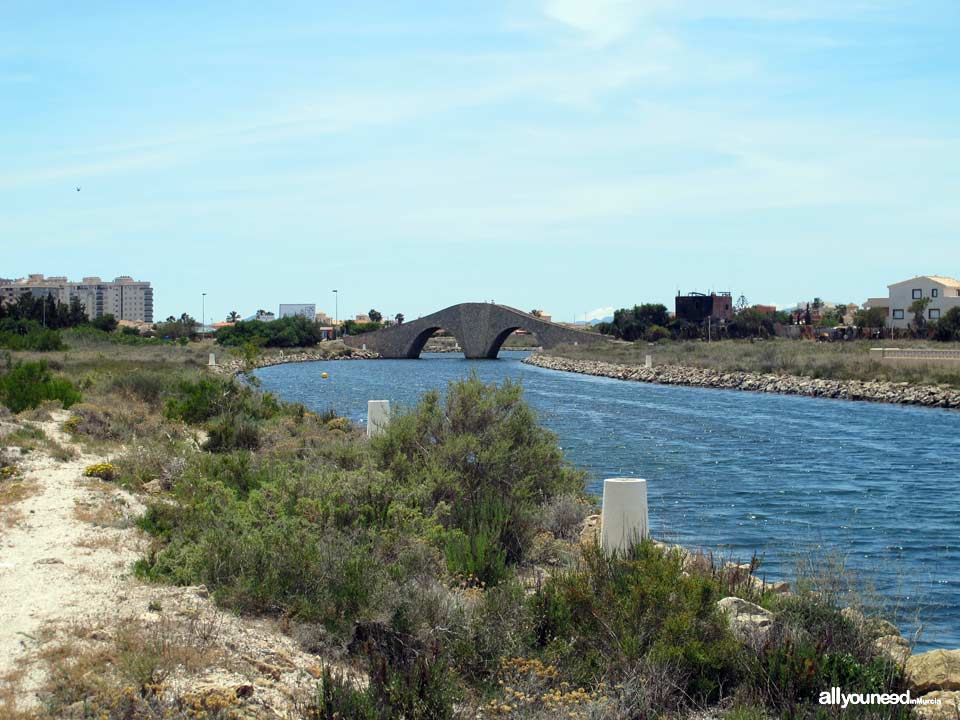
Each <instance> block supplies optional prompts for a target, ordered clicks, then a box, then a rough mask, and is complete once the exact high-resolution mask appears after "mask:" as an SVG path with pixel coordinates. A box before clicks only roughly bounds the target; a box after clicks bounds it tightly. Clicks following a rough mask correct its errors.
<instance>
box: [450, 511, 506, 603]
mask: <svg viewBox="0 0 960 720" xmlns="http://www.w3.org/2000/svg"><path fill="white" fill-rule="evenodd" d="M457 514H458V515H459V516H460V519H459V522H458V525H459V527H458V528H455V529H453V530H451V531H450V532H449V533H448V534H447V540H446V545H445V554H446V558H447V569H448V570H449V571H450V572H451V573H453V574H459V575H466V576H468V577H472V578H476V579H477V580H479V581H480V582H482V583H484V584H485V585H496V584H497V583H499V582H500V581H501V580H503V579H504V578H505V577H506V576H507V549H506V542H505V537H506V536H507V535H508V534H509V525H508V523H509V521H510V513H509V512H508V510H507V508H506V505H505V503H504V502H503V501H502V500H500V499H497V498H480V499H478V501H477V504H476V505H469V506H466V507H465V508H464V509H463V510H461V511H460V512H458V513H457ZM461 528H462V529H461Z"/></svg>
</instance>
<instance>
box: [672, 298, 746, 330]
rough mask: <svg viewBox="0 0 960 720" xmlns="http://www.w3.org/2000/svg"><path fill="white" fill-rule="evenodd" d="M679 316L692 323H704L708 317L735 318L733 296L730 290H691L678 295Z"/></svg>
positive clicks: (717, 318) (724, 319)
mask: <svg viewBox="0 0 960 720" xmlns="http://www.w3.org/2000/svg"><path fill="white" fill-rule="evenodd" d="M676 313H677V318H678V319H680V320H686V321H687V322H691V323H702V322H704V321H705V320H706V319H707V318H710V319H711V320H714V321H724V322H726V321H729V320H733V298H732V297H731V295H730V293H729V292H711V293H710V294H709V295H705V294H704V293H698V292H691V293H687V294H686V295H677V301H676Z"/></svg>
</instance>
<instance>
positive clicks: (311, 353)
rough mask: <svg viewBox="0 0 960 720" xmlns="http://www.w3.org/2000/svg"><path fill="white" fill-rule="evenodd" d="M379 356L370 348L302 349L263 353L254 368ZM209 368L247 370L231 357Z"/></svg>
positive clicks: (234, 371) (230, 372) (230, 371)
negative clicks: (335, 351)
mask: <svg viewBox="0 0 960 720" xmlns="http://www.w3.org/2000/svg"><path fill="white" fill-rule="evenodd" d="M379 357H380V355H379V354H377V353H375V352H372V351H370V350H353V349H351V350H350V351H349V352H344V353H337V354H331V353H324V352H320V351H318V350H301V351H299V352H285V353H284V354H283V355H262V356H260V357H259V358H257V360H256V362H254V364H253V369H254V370H257V369H259V368H264V367H270V366H272V365H284V364H286V363H302V362H320V361H323V360H376V359H377V358H379ZM207 368H208V369H209V370H211V371H212V372H216V373H222V374H227V375H236V374H237V373H241V372H243V371H244V370H245V364H244V362H243V361H242V360H239V359H236V358H230V359H229V360H225V361H224V362H222V363H221V362H218V363H217V364H216V365H208V366H207Z"/></svg>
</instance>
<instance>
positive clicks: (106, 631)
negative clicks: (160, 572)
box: [0, 603, 243, 720]
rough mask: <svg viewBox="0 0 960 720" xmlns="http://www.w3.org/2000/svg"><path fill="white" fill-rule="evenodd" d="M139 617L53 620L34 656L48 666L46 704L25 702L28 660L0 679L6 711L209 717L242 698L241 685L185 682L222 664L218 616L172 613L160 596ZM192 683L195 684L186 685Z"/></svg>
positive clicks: (9, 714)
mask: <svg viewBox="0 0 960 720" xmlns="http://www.w3.org/2000/svg"><path fill="white" fill-rule="evenodd" d="M151 605H152V610H151V612H150V613H148V614H147V615H146V616H142V617H140V618H134V617H128V618H122V619H119V620H118V621H116V622H115V623H114V624H112V625H109V626H103V625H92V624H83V623H78V624H72V625H68V626H67V627H54V626H51V627H48V628H46V629H45V630H44V632H43V633H42V634H41V636H40V638H39V642H40V646H39V649H38V650H37V651H36V653H35V656H34V657H33V658H31V659H32V660H34V661H38V662H39V664H40V668H41V669H42V671H43V676H44V679H43V684H42V687H41V688H40V691H39V693H38V695H39V697H40V699H41V704H40V706H39V707H38V708H36V709H31V710H26V709H24V708H22V707H21V706H20V705H18V703H17V698H18V697H19V698H22V697H23V696H24V689H23V684H24V681H25V677H26V673H25V665H23V664H22V665H21V666H20V667H18V669H17V670H16V671H14V672H13V673H10V674H9V675H8V676H6V677H4V678H2V679H0V717H3V718H5V719H6V718H11V720H13V719H15V720H27V719H28V718H29V719H30V720H52V719H53V718H78V719H80V718H83V719H84V720H86V719H87V718H90V719H92V718H97V719H98V720H100V719H101V718H103V719H106V720H120V719H121V718H123V719H127V718H143V719H144V720H160V718H201V717H204V718H208V719H209V720H217V719H218V718H220V719H223V720H226V719H227V718H230V717H233V714H232V710H233V709H236V708H239V707H240V706H241V705H242V704H243V702H242V700H241V697H240V696H239V695H238V693H237V692H236V690H235V688H213V687H207V688H202V687H201V686H199V685H197V684H196V683H183V682H181V681H182V680H183V679H184V678H190V677H196V676H198V675H200V674H201V673H204V672H206V671H208V670H209V669H210V668H211V667H212V666H222V665H223V661H224V656H223V654H222V653H221V651H220V650H219V648H218V640H219V634H220V629H221V626H220V623H219V620H218V619H217V617H216V616H212V617H207V616H204V615H201V614H200V613H196V614H191V613H178V614H176V616H175V617H174V616H173V615H167V614H164V613H163V612H162V609H161V608H160V605H159V603H156V604H151ZM184 685H186V686H192V689H191V690H183V689H182V688H183V687H184Z"/></svg>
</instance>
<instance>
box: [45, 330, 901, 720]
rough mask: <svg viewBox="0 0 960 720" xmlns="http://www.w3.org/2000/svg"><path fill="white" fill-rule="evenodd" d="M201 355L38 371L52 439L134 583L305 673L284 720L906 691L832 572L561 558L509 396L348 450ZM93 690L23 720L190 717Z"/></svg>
mask: <svg viewBox="0 0 960 720" xmlns="http://www.w3.org/2000/svg"><path fill="white" fill-rule="evenodd" d="M207 351H208V348H207V347H205V346H203V345H199V344H197V345H194V344H191V345H188V346H185V347H182V348H181V347H172V346H165V347H150V348H123V349H122V350H117V352H109V351H108V349H99V348H85V349H83V350H76V351H70V352H68V353H64V354H58V355H57V357H56V358H50V359H52V360H55V368H54V370H55V371H56V372H57V373H60V374H62V376H63V378H64V379H66V380H68V381H70V382H71V383H73V384H74V385H75V386H76V387H77V388H78V389H79V391H80V392H81V393H82V397H81V398H79V399H78V401H77V402H76V403H75V404H73V405H72V407H71V412H72V413H73V416H72V417H71V419H70V420H68V421H67V422H66V424H65V425H64V428H65V430H67V431H68V432H69V433H70V435H71V436H72V437H73V438H75V439H76V440H78V441H80V442H81V443H84V444H88V445H90V446H93V447H97V448H101V449H109V450H110V451H112V452H113V453H114V454H115V459H114V460H113V461H112V462H111V463H110V466H109V468H106V467H104V468H99V469H98V470H97V472H100V473H101V475H100V476H101V477H106V478H108V479H109V481H110V482H115V483H118V484H120V485H123V486H125V487H127V488H129V489H131V490H133V491H135V492H143V493H145V498H146V499H147V503H148V505H147V510H146V512H145V514H144V515H143V516H142V517H141V518H140V520H139V521H138V522H139V526H140V527H141V528H142V529H143V531H145V532H146V533H147V534H148V535H149V537H150V538H151V544H150V547H149V549H148V550H147V551H146V552H145V553H144V555H143V557H142V558H141V559H140V560H139V562H138V563H137V572H138V573H139V575H140V576H141V578H143V580H145V581H147V582H153V583H166V584H179V585H201V584H202V585H205V586H206V588H208V589H209V591H210V592H211V593H212V595H213V597H214V598H215V600H216V601H217V602H218V603H219V604H220V605H221V606H222V607H224V608H227V609H229V610H232V611H235V612H238V613H243V614H246V615H251V616H261V617H262V616H266V617H271V618H276V619H279V620H280V621H282V623H283V625H284V627H285V628H286V629H287V632H289V634H290V635H291V636H292V637H293V638H295V639H296V640H297V642H298V643H299V644H300V645H301V647H302V648H304V649H306V650H308V651H309V652H311V653H313V654H314V655H315V657H316V658H317V665H318V666H320V667H323V668H324V672H323V673H322V676H321V677H320V678H319V681H318V682H317V683H316V686H315V691H314V692H313V693H312V694H310V695H309V696H308V697H305V698H303V699H302V702H301V703H299V704H298V705H297V706H296V707H294V708H291V717H298V718H304V719H309V720H320V719H325V718H344V719H346V718H364V719H367V718H376V719H381V718H382V719H384V720H386V719H387V718H400V717H406V718H453V717H458V718H459V717H463V718H467V717H471V718H474V717H509V718H544V719H545V718H554V717H559V716H562V717H580V718H600V717H609V718H647V717H649V718H653V717H662V716H670V717H688V716H689V717H693V716H697V715H698V714H701V715H702V713H703V712H704V711H709V712H710V713H711V715H712V716H715V717H720V716H725V717H730V718H736V719H738V720H745V719H746V718H757V719H759V718H765V717H781V716H791V717H808V716H809V717H813V716H817V715H818V713H819V712H820V710H821V709H820V707H819V706H818V705H817V696H818V693H819V691H820V690H822V689H823V688H827V687H831V686H834V685H839V686H842V687H843V688H844V690H845V691H846V692H856V691H862V692H897V691H899V690H900V689H902V688H903V687H904V683H905V681H904V678H903V675H902V672H901V670H900V669H899V668H898V667H897V665H896V664H895V663H894V662H892V661H891V660H890V659H889V658H888V657H887V656H886V655H885V653H884V652H882V651H881V650H880V649H879V648H878V647H877V646H876V645H875V643H874V640H875V638H876V635H877V633H876V632H875V631H874V629H873V628H874V627H875V624H870V623H865V622H861V621H860V620H858V619H857V616H855V615H851V614H849V613H843V612H841V607H842V606H843V605H845V604H848V603H850V602H851V596H850V595H848V594H846V593H844V592H838V591H837V589H836V588H837V580H838V577H837V575H836V574H835V573H827V574H824V575H822V576H821V575H819V574H817V573H810V574H808V575H806V576H804V577H802V578H800V579H799V580H798V582H797V583H796V585H795V588H796V592H795V593H794V594H791V595H783V594H779V593H773V592H771V591H770V590H769V589H768V588H767V587H766V586H764V585H763V584H757V583H756V582H753V581H752V580H751V578H750V576H749V574H747V573H746V572H744V570H743V569H742V568H731V567H728V566H725V565H723V564H720V563H715V562H713V561H712V559H711V558H709V557H704V556H699V555H691V554H690V553H687V552H685V551H683V550H681V549H678V548H671V547H667V546H663V545H660V544H657V543H655V542H653V541H650V540H646V541H644V542H642V543H640V544H638V545H636V546H634V547H633V548H631V549H630V550H629V551H628V552H627V553H625V554H622V555H620V556H617V557H612V558H611V557H606V556H605V555H604V554H603V553H602V552H601V551H599V550H598V549H597V548H596V546H595V545H594V544H592V542H591V541H590V540H589V539H587V540H585V541H583V542H581V540H580V532H581V523H582V521H583V519H584V518H585V516H586V515H587V514H588V513H590V512H592V510H593V508H592V506H591V503H590V502H589V501H588V500H587V499H586V498H585V496H584V486H585V485H584V483H585V478H584V475H583V473H582V472H580V471H579V470H577V469H576V468H574V467H572V466H571V465H570V464H569V463H568V462H567V461H566V460H565V458H564V457H563V455H562V452H561V451H560V449H559V448H558V444H557V438H556V437H554V436H553V435H552V434H551V433H549V432H548V431H546V430H545V429H544V428H542V427H541V426H540V425H539V423H538V421H537V418H536V416H535V414H534V413H533V411H532V410H531V409H530V407H529V406H527V405H526V403H525V402H524V401H523V396H522V391H521V389H520V388H519V387H518V386H516V385H514V384H510V383H506V384H504V385H501V386H489V385H485V384H484V383H482V382H481V381H479V380H478V379H476V378H470V379H467V380H464V381H461V382H457V383H453V384H451V385H450V387H449V388H448V389H447V392H446V394H445V395H441V394H439V393H435V392H430V393H427V394H425V395H424V396H423V398H422V399H421V400H420V402H419V403H418V404H417V405H416V406H415V407H413V408H409V409H407V410H406V411H403V412H400V413H399V414H398V415H396V416H395V417H394V419H393V420H392V422H391V424H390V425H389V427H388V430H387V431H386V433H385V434H383V435H382V436H381V437H379V438H377V439H375V440H374V441H368V440H367V439H366V438H365V435H364V433H363V432H362V429H360V428H356V427H354V426H352V425H351V424H350V422H349V421H347V420H346V419H344V418H338V417H336V416H334V415H333V414H332V413H325V414H317V413H314V412H310V411H309V410H307V409H306V408H304V407H303V406H301V405H297V404H288V403H283V402H280V401H279V400H277V399H276V398H273V397H272V396H270V395H266V394H260V393H258V392H256V391H255V390H254V389H253V388H250V387H247V386H244V385H241V384H240V383H238V382H237V381H235V380H234V379H232V378H224V377H218V376H212V375H210V374H208V373H207V371H205V370H204V369H203V368H202V367H201V365H202V364H204V363H205V361H206V353H207ZM30 412H35V413H36V412H40V413H42V412H43V408H42V407H41V408H39V409H34V410H32V411H30ZM840 579H842V578H840ZM728 597H738V598H742V599H743V600H746V601H748V602H750V603H755V604H756V606H757V608H756V610H757V612H761V613H762V612H764V611H766V612H767V613H770V614H769V616H768V617H769V622H767V623H766V624H765V626H764V627H765V628H766V629H764V630H763V631H762V632H746V633H745V632H744V630H743V628H742V627H741V628H739V629H738V628H737V626H735V625H734V624H732V623H731V622H730V620H729V618H728V615H726V614H725V613H724V612H723V611H722V609H721V606H719V605H718V601H720V600H721V599H723V598H728ZM128 650H129V648H128ZM104 667H105V668H106V669H105V670H104V671H103V673H104V674H103V675H102V677H99V678H98V682H97V683H96V684H94V683H88V684H87V685H81V688H83V689H82V690H76V691H74V692H73V693H72V694H71V695H70V696H69V698H68V699H69V706H68V705H67V704H65V703H66V700H64V702H63V703H62V704H59V705H58V704H56V702H54V701H52V704H51V705H50V706H49V707H48V708H46V709H45V710H44V711H43V712H42V713H41V714H40V715H39V717H44V718H51V717H63V716H65V714H66V713H67V711H68V710H69V711H70V712H71V713H73V712H77V713H80V714H77V715H75V716H76V717H81V718H93V717H97V718H104V717H105V718H108V720H114V719H117V720H119V718H130V717H137V718H140V717H143V718H161V717H174V718H181V717H183V718H187V717H194V716H193V715H190V714H189V712H187V711H183V712H181V711H180V710H178V709H177V706H176V704H175V700H171V699H170V698H171V697H174V696H173V695H171V693H172V692H173V691H172V690H171V689H170V687H168V686H167V685H165V683H164V680H163V676H162V675H160V674H156V675H155V674H154V673H153V672H152V671H151V669H150V667H149V666H143V667H139V668H138V672H137V674H136V676H135V678H134V680H135V682H134V686H133V688H132V690H131V691H130V692H127V691H126V690H123V691H121V689H122V688H125V687H126V686H127V685H129V683H130V682H131V679H130V677H127V676H122V675H116V674H115V669H111V668H112V666H110V665H109V663H108V664H107V665H105V666H104ZM343 667H349V668H352V670H353V671H354V672H353V673H352V674H351V673H345V672H343V670H342V668H343ZM333 668H341V669H336V670H335V669H333ZM353 677H362V678H364V679H365V680H364V682H355V681H354V680H353V679H351V678H353ZM110 683H114V684H115V687H112V688H111V685H110ZM53 697H54V698H56V697H58V696H57V695H56V694H55V693H54V694H53ZM85 707H89V708H96V711H95V712H96V714H94V711H93V710H91V712H90V714H84V713H85V712H86V711H85V710H84V708H85ZM247 710H248V711H249V713H255V712H256V709H255V706H252V705H251V706H250V707H249V708H247ZM860 710H861V709H856V710H854V709H851V710H848V711H847V713H846V714H848V715H849V714H854V715H856V714H857V713H858V711H860ZM867 710H870V709H869V708H868V709H867ZM230 711H231V712H232V709H230ZM178 713H179V714H178ZM71 716H74V715H71ZM873 716H875V715H873ZM889 716H896V713H895V712H891V713H890V715H889ZM206 717H210V718H215V719H216V718H221V719H226V718H228V717H231V715H229V714H228V712H227V709H224V710H223V712H221V713H220V714H216V713H213V712H211V713H210V714H208V715H206ZM243 717H258V716H257V715H255V714H245V715H243Z"/></svg>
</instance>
